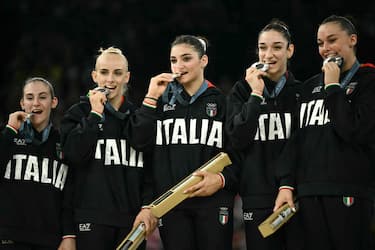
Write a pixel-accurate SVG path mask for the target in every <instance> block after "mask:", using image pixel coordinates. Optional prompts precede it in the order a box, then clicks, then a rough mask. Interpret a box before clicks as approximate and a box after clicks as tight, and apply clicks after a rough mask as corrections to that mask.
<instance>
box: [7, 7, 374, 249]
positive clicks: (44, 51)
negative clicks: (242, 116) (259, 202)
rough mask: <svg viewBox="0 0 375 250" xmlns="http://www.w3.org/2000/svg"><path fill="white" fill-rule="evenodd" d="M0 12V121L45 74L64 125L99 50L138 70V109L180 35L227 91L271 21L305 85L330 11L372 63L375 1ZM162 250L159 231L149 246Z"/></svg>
mask: <svg viewBox="0 0 375 250" xmlns="http://www.w3.org/2000/svg"><path fill="white" fill-rule="evenodd" d="M0 6H1V7H0V14H1V17H2V22H1V25H2V30H1V33H2V36H1V37H2V38H1V40H2V53H1V55H2V58H3V63H2V66H1V67H0V70H1V74H0V82H1V84H0V104H1V109H0V123H4V122H6V121H7V119H8V114H9V113H10V112H14V111H16V110H18V109H19V98H20V93H21V87H22V84H23V82H24V80H25V79H26V78H28V77H31V76H42V77H45V78H47V79H49V80H50V81H51V82H52V83H53V84H55V87H56V92H57V96H58V97H59V100H60V103H59V106H58V108H57V110H56V112H55V114H54V120H55V122H56V123H57V125H58V121H59V119H60V118H61V115H62V114H63V112H64V111H65V110H66V109H67V108H68V107H69V106H70V105H72V104H73V103H75V102H77V101H78V98H79V96H80V95H83V94H85V93H86V92H87V90H88V89H90V88H92V81H91V77H90V72H91V69H92V67H93V62H94V56H95V55H96V53H97V50H98V49H99V48H100V47H108V46H116V47H119V48H121V49H122V50H123V52H124V53H125V55H126V56H127V58H128V60H129V64H130V71H131V80H130V90H129V98H130V99H131V100H132V101H133V102H134V103H136V104H137V105H139V104H140V103H141V99H142V97H143V96H144V94H145V93H146V91H147V86H148V83H149V79H150V78H151V77H152V76H154V75H156V74H159V73H161V72H169V71H170V70H169V48H170V43H171V42H172V41H173V39H174V37H175V36H177V35H180V34H193V35H202V36H205V37H206V38H208V40H209V42H210V47H209V48H208V56H209V65H208V67H207V71H206V77H207V79H209V80H211V81H212V82H213V83H215V84H216V85H217V86H218V87H220V88H221V89H222V90H223V91H224V92H227V91H228V90H229V89H230V88H231V87H232V85H233V84H234V83H235V81H236V80H238V79H241V78H242V77H243V76H244V72H245V69H246V68H247V67H248V66H250V65H251V63H253V62H254V61H255V60H256V56H255V48H256V43H257V35H258V32H259V30H260V29H261V28H262V27H263V26H264V25H265V24H267V23H268V22H269V21H270V20H271V19H272V18H279V19H281V20H283V21H285V22H286V23H287V24H288V25H289V27H290V31H291V34H292V37H293V39H294V43H295V46H296V53H295V56H294V58H293V59H292V61H291V68H290V69H291V70H292V71H293V72H294V74H295V75H296V77H297V78H298V79H300V80H305V79H306V78H307V77H309V76H311V75H312V74H315V73H317V72H318V71H319V69H320V64H321V59H320V57H319V55H318V49H317V45H316V30H317V27H318V25H319V23H320V22H321V21H322V20H323V19H324V18H325V17H327V16H329V15H331V14H339V15H347V16H351V17H352V18H353V19H352V20H353V22H354V24H355V25H356V27H357V29H358V31H359V45H358V58H359V60H360V62H370V63H375V15H374V13H375V1H361V0H358V1H355V2H352V3H351V4H350V5H345V4H343V2H342V1H339V0H330V1H322V0H317V1H307V0H287V1H285V0H284V1H281V0H268V1H249V0H222V1H215V0H191V1H187V0H166V1H163V0H161V1H145V0H112V1H101V0H90V1H85V0H65V1H40V0H34V1H32V0H13V1H10V0H4V1H2V2H1V4H0ZM374 84H375V83H374ZM240 202H241V201H240V200H238V206H237V207H240ZM235 216H236V218H237V220H236V221H237V222H236V233H235V235H234V249H244V245H243V244H244V242H243V235H242V234H243V232H242V231H241V227H242V225H241V220H242V217H241V213H240V210H239V209H238V210H236V215H235ZM158 248H159V242H158V236H157V232H156V233H155V235H153V237H152V239H150V241H149V249H158Z"/></svg>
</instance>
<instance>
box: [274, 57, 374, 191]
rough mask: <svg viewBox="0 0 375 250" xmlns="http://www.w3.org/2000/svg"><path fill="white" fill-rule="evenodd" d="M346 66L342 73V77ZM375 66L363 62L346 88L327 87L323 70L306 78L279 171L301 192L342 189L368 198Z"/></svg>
mask: <svg viewBox="0 0 375 250" xmlns="http://www.w3.org/2000/svg"><path fill="white" fill-rule="evenodd" d="M345 75H346V72H344V73H342V74H341V76H340V81H341V79H342V78H343V77H345ZM374 97H375V67H374V66H373V65H368V64H365V65H361V67H360V68H359V70H358V71H357V72H356V74H355V75H354V76H353V78H352V79H351V81H350V82H349V84H348V87H347V88H346V89H342V88H341V87H340V86H330V87H328V88H327V89H326V90H325V88H324V83H323V74H319V75H316V76H314V77H312V78H310V79H309V80H307V81H306V82H305V83H304V86H303V90H302V92H301V106H300V113H299V116H300V117H299V127H300V129H298V130H297V132H296V134H295V136H293V138H292V139H291V140H290V141H289V142H290V144H289V145H288V146H287V149H286V152H285V154H284V156H283V160H282V161H280V163H281V168H280V170H281V171H280V172H279V176H280V177H281V185H292V186H293V185H295V182H297V184H296V185H297V193H298V195H299V196H309V195H340V196H341V195H342V196H355V197H362V198H368V197H369V196H370V194H369V185H370V182H371V181H372V180H373V178H374V175H373V172H374V169H373V168H374V162H372V163H371V162H370V160H369V155H368V152H369V150H370V144H374V141H375V101H374Z"/></svg>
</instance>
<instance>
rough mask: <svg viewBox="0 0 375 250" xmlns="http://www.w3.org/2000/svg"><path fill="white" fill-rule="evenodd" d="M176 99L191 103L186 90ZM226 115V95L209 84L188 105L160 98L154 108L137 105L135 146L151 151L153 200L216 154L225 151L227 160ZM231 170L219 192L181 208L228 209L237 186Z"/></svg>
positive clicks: (227, 168) (228, 167)
mask: <svg viewBox="0 0 375 250" xmlns="http://www.w3.org/2000/svg"><path fill="white" fill-rule="evenodd" d="M207 82H208V81H207ZM181 95H182V97H183V99H184V100H185V101H187V102H189V101H190V96H189V95H188V94H187V93H186V92H185V91H183V92H182V93H181ZM168 96H169V97H170V93H168ZM168 100H169V99H168ZM225 115H226V103H225V96H224V94H223V93H222V92H221V91H220V90H219V89H218V88H216V87H215V86H214V85H213V84H211V83H209V82H208V88H207V89H206V90H205V91H204V92H203V94H201V95H200V96H199V97H198V98H197V99H196V100H195V101H194V102H193V103H190V104H187V105H182V104H180V103H179V102H176V103H175V104H173V105H169V104H168V103H164V102H163V98H159V102H158V104H157V108H156V109H153V108H150V107H147V106H144V105H142V107H141V108H140V109H139V110H137V112H136V117H137V124H138V125H139V127H138V131H142V133H136V135H137V138H135V142H136V145H139V146H145V145H147V146H148V147H149V148H151V150H152V152H153V160H152V166H153V168H152V169H153V178H154V181H155V183H154V184H155V190H156V195H157V196H159V195H161V194H163V193H164V192H166V191H167V190H169V189H170V188H172V187H173V186H174V185H176V184H177V183H178V182H180V181H181V180H182V179H184V178H185V177H186V176H188V175H189V174H191V173H192V172H194V171H195V170H196V169H197V168H199V167H200V166H202V165H203V164H204V163H206V162H207V161H208V160H209V159H211V158H212V157H214V156H215V155H216V154H218V153H219V152H222V151H223V152H224V151H226V152H227V153H228V154H229V156H231V155H230V152H229V151H228V150H227V148H226V138H225V136H226V135H225V131H224V123H225ZM234 167H235V166H233V165H230V166H227V167H225V168H224V170H223V172H222V173H223V175H224V177H225V188H224V189H221V190H219V191H218V192H216V193H215V194H213V195H212V196H209V197H195V198H191V199H187V200H185V201H183V202H182V203H181V204H180V207H190V208H201V207H218V206H226V207H233V198H234V195H235V192H236V185H237V183H236V182H237V181H236V179H235V178H236V175H235V174H234Z"/></svg>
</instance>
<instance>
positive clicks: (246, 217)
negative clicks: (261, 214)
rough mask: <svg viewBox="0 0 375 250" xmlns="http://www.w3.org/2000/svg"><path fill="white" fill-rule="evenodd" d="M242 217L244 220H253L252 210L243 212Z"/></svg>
mask: <svg viewBox="0 0 375 250" xmlns="http://www.w3.org/2000/svg"><path fill="white" fill-rule="evenodd" d="M243 219H244V220H248V221H249V220H254V218H253V212H245V213H243Z"/></svg>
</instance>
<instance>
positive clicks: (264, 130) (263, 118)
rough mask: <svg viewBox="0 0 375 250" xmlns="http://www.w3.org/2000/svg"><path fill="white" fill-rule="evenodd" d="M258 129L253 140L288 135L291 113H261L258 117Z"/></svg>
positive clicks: (268, 139) (285, 136) (277, 138)
mask: <svg viewBox="0 0 375 250" xmlns="http://www.w3.org/2000/svg"><path fill="white" fill-rule="evenodd" d="M258 123H259V124H258V129H257V132H256V134H255V137H254V140H257V141H274V140H282V139H287V138H289V137H290V132H291V114H290V113H283V114H280V113H269V114H261V115H260V116H259V118H258Z"/></svg>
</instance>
